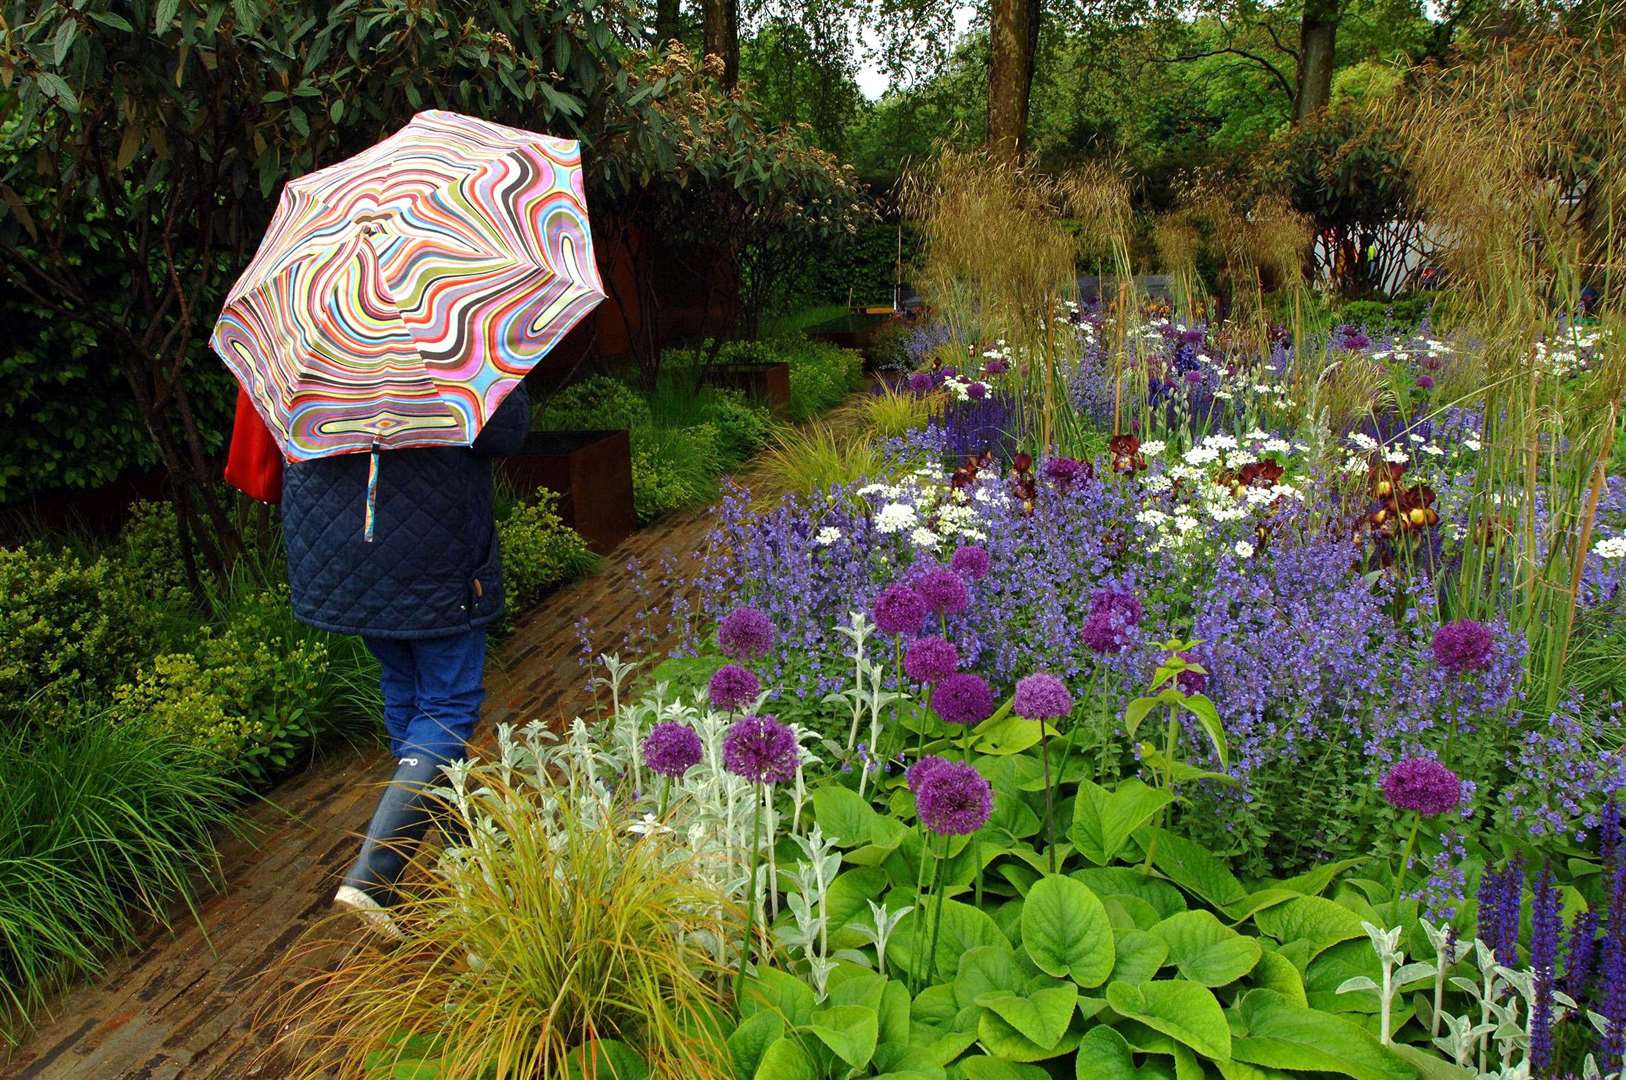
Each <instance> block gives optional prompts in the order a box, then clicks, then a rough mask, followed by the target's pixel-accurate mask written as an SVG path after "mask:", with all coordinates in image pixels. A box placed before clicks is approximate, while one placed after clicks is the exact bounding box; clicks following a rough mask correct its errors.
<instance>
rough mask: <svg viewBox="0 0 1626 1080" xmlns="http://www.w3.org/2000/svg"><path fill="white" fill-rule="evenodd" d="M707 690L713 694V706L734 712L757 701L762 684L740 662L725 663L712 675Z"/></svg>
mask: <svg viewBox="0 0 1626 1080" xmlns="http://www.w3.org/2000/svg"><path fill="white" fill-rule="evenodd" d="M707 692H708V693H709V694H710V695H711V707H712V708H714V709H721V710H722V711H723V712H734V711H736V710H738V709H741V708H743V707H745V706H747V705H750V704H751V703H752V702H754V701H756V699H757V695H758V694H760V693H761V692H762V684H761V683H759V682H757V677H756V676H755V675H753V674H751V673H750V672H749V671H747V670H746V669H745V668H742V667H740V666H739V665H738V664H724V665H723V666H722V667H720V668H718V669H717V671H716V673H715V674H713V675H712V677H711V685H710V686H709V687H707Z"/></svg>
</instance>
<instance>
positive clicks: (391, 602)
mask: <svg viewBox="0 0 1626 1080" xmlns="http://www.w3.org/2000/svg"><path fill="white" fill-rule="evenodd" d="M529 426H530V407H529V400H528V398H527V395H526V392H525V387H524V385H523V384H521V385H519V386H516V387H515V388H514V389H513V390H512V391H511V392H510V393H509V394H508V396H507V397H506V398H504V399H503V402H502V404H501V405H500V406H498V408H497V409H496V411H495V412H494V413H492V415H491V418H490V420H488V421H487V423H486V425H485V427H484V429H483V430H482V431H481V432H480V434H479V436H478V437H477V438H476V439H475V440H474V442H473V444H472V445H471V446H468V447H429V448H418V449H404V450H395V451H391V452H390V453H387V454H379V455H372V456H371V457H372V462H373V463H376V477H375V479H374V480H373V482H372V487H373V490H372V491H371V492H369V490H368V488H369V472H370V462H369V457H370V455H368V454H345V455H340V456H335V457H325V458H317V459H315V460H311V461H300V462H291V463H289V464H287V466H286V467H285V468H284V469H283V476H282V524H283V536H284V539H285V541H286V544H287V549H288V584H289V588H290V590H291V591H292V594H293V607H294V615H295V617H296V618H298V619H299V620H300V621H301V622H304V623H307V624H309V625H311V626H315V627H319V628H321V629H323V630H329V631H332V632H334V633H339V634H359V635H360V636H361V639H362V641H363V642H364V643H365V644H366V646H367V649H368V651H369V652H371V653H372V654H373V655H374V656H375V657H377V658H378V663H379V667H380V676H379V683H380V687H381V689H382V690H383V696H384V724H385V727H386V728H387V730H388V733H389V745H390V753H391V755H393V756H394V758H395V775H394V776H393V777H392V778H391V780H390V784H389V786H388V787H387V788H385V790H384V792H383V794H382V795H381V796H380V797H379V800H378V806H377V808H376V809H375V810H374V811H373V816H372V821H371V823H370V824H369V825H368V827H367V833H366V837H365V839H364V840H363V841H362V845H361V852H360V854H359V855H357V857H356V861H355V863H354V864H353V865H352V866H351V867H350V870H349V872H348V873H346V874H345V876H344V882H343V884H342V885H340V886H339V889H338V892H337V893H336V894H335V896H334V902H335V903H336V904H337V905H339V906H341V907H345V908H349V909H352V910H354V911H355V912H357V913H358V914H360V915H361V916H362V917H363V918H364V920H365V921H366V922H367V923H368V924H369V925H370V926H372V927H373V928H375V929H378V930H380V931H383V932H385V933H387V934H393V933H395V932H396V931H395V926H394V923H393V922H392V921H391V920H390V918H389V914H388V909H389V907H390V906H391V905H392V904H393V903H394V902H395V900H396V899H397V896H396V885H397V884H398V882H399V881H400V879H401V875H402V873H403V872H404V871H405V868H406V865H407V863H408V862H409V860H410V857H411V852H412V850H413V848H414V847H415V846H416V844H417V843H418V841H419V840H421V839H422V837H423V835H424V833H425V832H426V831H427V829H428V826H429V823H430V819H431V816H432V811H433V807H432V804H433V800H432V799H431V798H430V797H429V795H428V793H427V789H428V788H429V787H432V786H434V785H435V784H436V783H437V782H438V781H439V778H440V769H441V766H442V765H444V764H446V763H447V762H449V761H454V760H456V759H458V758H461V757H462V756H464V753H465V746H466V744H467V743H468V741H469V739H470V737H471V736H472V734H473V732H474V728H475V725H476V724H477V723H478V721H479V718H480V705H481V702H482V701H483V700H484V697H485V688H484V677H485V652H486V627H487V626H488V625H490V623H491V622H492V621H493V620H495V619H496V618H497V617H498V616H500V615H501V614H502V610H503V580H502V556H501V552H500V551H499V548H498V543H497V530H496V523H495V520H494V518H493V511H492V488H491V459H492V458H493V457H497V456H502V455H506V454H512V453H515V452H517V451H518V450H519V448H520V446H521V444H522V443H523V442H524V439H525V434H526V431H527V430H528V428H529ZM369 515H370V517H371V520H370V521H369V520H366V519H367V517H368V516H369ZM369 537H370V539H369Z"/></svg>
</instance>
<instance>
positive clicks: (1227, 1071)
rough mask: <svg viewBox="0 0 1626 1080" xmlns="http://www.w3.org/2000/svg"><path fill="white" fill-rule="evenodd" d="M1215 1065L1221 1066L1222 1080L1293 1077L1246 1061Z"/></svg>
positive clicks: (1270, 1079) (1224, 1062) (1260, 1079)
mask: <svg viewBox="0 0 1626 1080" xmlns="http://www.w3.org/2000/svg"><path fill="white" fill-rule="evenodd" d="M1215 1064H1216V1065H1218V1066H1219V1071H1220V1076H1221V1078H1222V1080H1282V1078H1283V1077H1288V1076H1292V1075H1293V1074H1292V1073H1285V1072H1282V1071H1281V1070H1280V1069H1262V1068H1260V1067H1259V1066H1258V1065H1249V1064H1248V1063H1247V1062H1246V1061H1235V1060H1232V1061H1217V1062H1215Z"/></svg>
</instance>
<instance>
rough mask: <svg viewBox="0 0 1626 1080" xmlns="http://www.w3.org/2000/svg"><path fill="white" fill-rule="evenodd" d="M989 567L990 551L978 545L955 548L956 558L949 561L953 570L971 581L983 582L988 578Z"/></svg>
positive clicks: (964, 545)
mask: <svg viewBox="0 0 1626 1080" xmlns="http://www.w3.org/2000/svg"><path fill="white" fill-rule="evenodd" d="M989 565H990V563H989V558H988V549H987V548H985V547H979V546H978V545H976V544H963V545H961V546H960V547H957V548H955V549H954V557H953V558H951V559H950V560H949V568H950V569H951V570H953V571H954V572H955V573H956V574H959V575H960V576H961V577H963V578H966V579H968V580H971V581H981V580H982V579H983V578H985V577H987V576H988V569H989Z"/></svg>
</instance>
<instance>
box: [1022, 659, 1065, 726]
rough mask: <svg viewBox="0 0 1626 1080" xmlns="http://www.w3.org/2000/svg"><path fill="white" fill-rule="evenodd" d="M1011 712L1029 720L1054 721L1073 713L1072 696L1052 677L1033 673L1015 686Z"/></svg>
mask: <svg viewBox="0 0 1626 1080" xmlns="http://www.w3.org/2000/svg"><path fill="white" fill-rule="evenodd" d="M1011 711H1012V712H1014V713H1016V715H1017V716H1021V717H1025V718H1026V719H1029V720H1054V719H1056V718H1057V717H1061V716H1066V715H1067V714H1068V713H1070V712H1072V711H1073V695H1072V694H1070V693H1068V692H1067V684H1066V683H1064V682H1062V681H1061V680H1060V679H1058V678H1056V677H1055V676H1054V675H1047V674H1045V673H1044V672H1042V671H1041V672H1035V673H1034V674H1032V675H1029V676H1028V677H1027V678H1025V679H1023V680H1022V681H1021V682H1019V683H1017V684H1016V700H1015V701H1014V702H1013V703H1012V705H1011Z"/></svg>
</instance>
